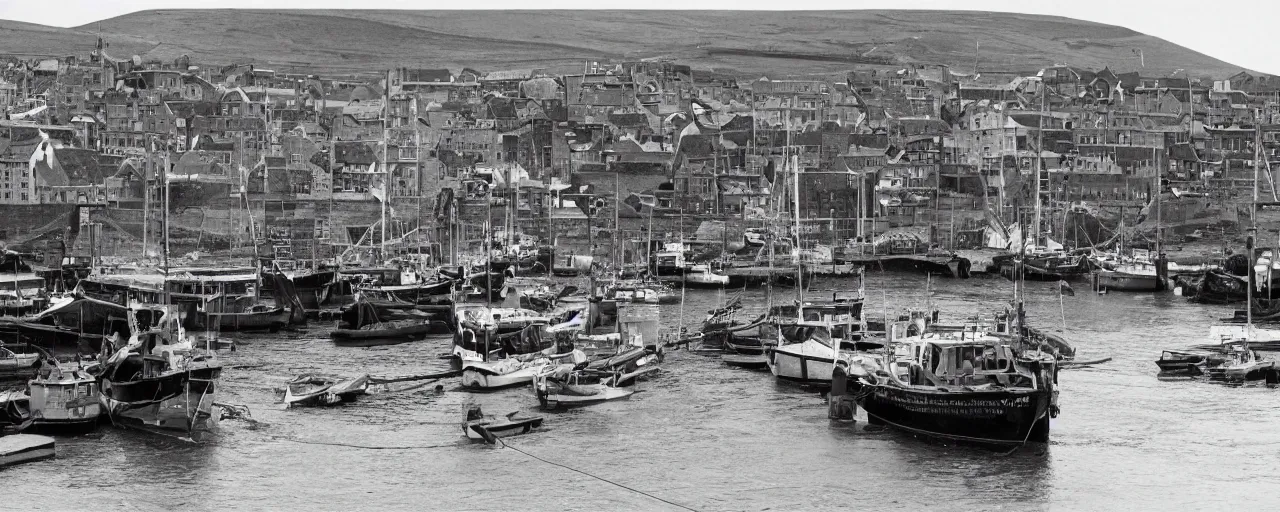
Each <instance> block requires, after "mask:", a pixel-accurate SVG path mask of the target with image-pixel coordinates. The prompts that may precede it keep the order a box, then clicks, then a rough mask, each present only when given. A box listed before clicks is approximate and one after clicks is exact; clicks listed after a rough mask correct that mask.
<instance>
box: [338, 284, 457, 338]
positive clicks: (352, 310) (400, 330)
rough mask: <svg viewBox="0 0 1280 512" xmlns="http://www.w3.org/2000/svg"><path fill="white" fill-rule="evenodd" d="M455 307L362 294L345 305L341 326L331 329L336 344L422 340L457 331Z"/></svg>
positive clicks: (340, 319) (340, 318)
mask: <svg viewBox="0 0 1280 512" xmlns="http://www.w3.org/2000/svg"><path fill="white" fill-rule="evenodd" d="M452 323H453V307H452V306H450V305H419V304H414V303H411V302H404V301H398V300H386V299H367V298H364V296H363V295H362V296H359V297H358V298H357V300H356V302H354V303H352V304H349V305H347V306H344V307H343V308H342V310H341V313H340V315H339V323H338V328H337V329H335V330H333V331H330V333H329V338H330V339H332V340H333V342H334V344H335V345H338V346H347V347H373V346H381V345H396V344H400V343H409V342H413V341H420V340H423V339H426V338H427V337H428V336H432V335H449V334H453V326H452Z"/></svg>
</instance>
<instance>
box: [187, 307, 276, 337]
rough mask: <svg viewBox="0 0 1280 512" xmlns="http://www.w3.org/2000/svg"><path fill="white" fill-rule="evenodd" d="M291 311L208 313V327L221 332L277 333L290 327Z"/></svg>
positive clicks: (274, 309)
mask: <svg viewBox="0 0 1280 512" xmlns="http://www.w3.org/2000/svg"><path fill="white" fill-rule="evenodd" d="M289 313H290V312H289V310H288V309H285V308H283V307H277V308H273V309H272V310H270V311H260V312H253V313H208V314H207V316H208V318H209V321H208V322H207V324H206V325H210V326H217V328H218V330H219V331H221V332H251V331H270V332H276V331H279V330H280V329H282V328H284V327H286V326H288V325H289Z"/></svg>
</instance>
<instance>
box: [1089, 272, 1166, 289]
mask: <svg viewBox="0 0 1280 512" xmlns="http://www.w3.org/2000/svg"><path fill="white" fill-rule="evenodd" d="M1094 278H1095V279H1097V285H1096V287H1097V288H1098V289H1099V290H1114V291H1124V292H1154V291H1159V290H1160V288H1161V287H1160V279H1159V278H1158V277H1156V276H1154V275H1150V276H1149V275H1141V274H1129V273H1125V272H1114V271H1104V270H1100V271H1097V272H1095V273H1094Z"/></svg>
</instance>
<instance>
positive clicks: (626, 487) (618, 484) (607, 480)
mask: <svg viewBox="0 0 1280 512" xmlns="http://www.w3.org/2000/svg"><path fill="white" fill-rule="evenodd" d="M497 441H498V443H501V444H502V447H503V448H510V449H512V450H515V451H517V452H519V453H522V454H524V455H526V456H528V457H530V458H532V459H534V460H538V461H541V462H544V463H547V464H550V465H552V466H556V467H560V468H564V469H567V470H569V471H572V472H574V473H578V474H580V475H584V476H589V477H591V478H594V479H596V480H599V481H601V482H604V483H607V484H610V485H614V486H617V487H620V488H623V489H626V490H628V491H631V492H634V493H636V494H640V495H643V496H647V497H649V498H652V499H655V500H658V501H661V502H663V503H666V504H668V505H671V506H673V507H676V508H679V509H682V510H689V511H691V512H698V509H695V508H690V507H687V506H685V505H681V504H679V503H676V502H674V501H670V500H667V499H663V498H661V497H658V496H654V495H653V494H650V493H647V492H644V491H641V490H639V489H636V488H634V487H628V486H626V485H623V484H620V483H618V482H614V481H613V480H609V479H607V478H604V477H599V476H596V475H593V474H591V473H588V472H586V471H583V470H581V469H576V468H572V467H569V466H566V465H564V464H561V463H559V462H553V461H549V460H547V459H544V458H542V457H539V456H537V455H534V454H532V453H529V452H526V451H524V450H521V449H519V448H516V447H514V446H511V445H509V444H507V442H506V441H503V440H502V439H501V438H499V439H497Z"/></svg>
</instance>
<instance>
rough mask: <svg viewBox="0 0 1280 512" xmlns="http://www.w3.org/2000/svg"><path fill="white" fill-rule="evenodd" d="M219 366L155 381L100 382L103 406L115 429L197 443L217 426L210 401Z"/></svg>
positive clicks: (167, 376)
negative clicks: (130, 429) (161, 435)
mask: <svg viewBox="0 0 1280 512" xmlns="http://www.w3.org/2000/svg"><path fill="white" fill-rule="evenodd" d="M221 370H222V368H221V367H206V368H193V369H191V370H190V371H186V372H174V373H171V374H168V375H164V376H161V377H158V378H154V379H146V380H142V381H134V382H124V383H113V382H111V381H110V380H107V379H103V382H102V391H101V395H100V396H101V403H102V407H103V408H104V409H105V410H106V413H107V417H108V418H110V419H111V423H112V424H113V425H116V426H120V427H126V428H133V429H138V430H143V431H147V432H153V433H157V434H163V435H170V436H174V437H178V438H181V439H187V440H191V441H197V442H198V441H200V440H201V439H202V438H203V437H204V436H205V435H206V434H207V433H208V432H210V431H211V430H213V428H214V427H216V426H217V421H218V417H217V415H215V414H213V402H214V400H215V399H216V396H217V379H218V376H219V374H220V373H221Z"/></svg>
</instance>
